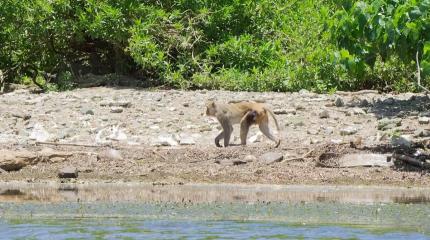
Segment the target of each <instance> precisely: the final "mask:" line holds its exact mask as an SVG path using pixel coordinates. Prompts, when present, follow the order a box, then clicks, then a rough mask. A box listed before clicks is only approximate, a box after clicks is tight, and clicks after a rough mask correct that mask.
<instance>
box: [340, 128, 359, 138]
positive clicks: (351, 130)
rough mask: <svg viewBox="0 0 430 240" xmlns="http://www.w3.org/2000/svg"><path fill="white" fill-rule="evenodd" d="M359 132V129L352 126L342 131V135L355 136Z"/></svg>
mask: <svg viewBox="0 0 430 240" xmlns="http://www.w3.org/2000/svg"><path fill="white" fill-rule="evenodd" d="M357 132H358V129H357V128H356V127H353V126H350V127H346V128H344V129H341V130H340V135H341V136H346V135H353V134H356V133H357Z"/></svg>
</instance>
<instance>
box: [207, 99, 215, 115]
mask: <svg viewBox="0 0 430 240" xmlns="http://www.w3.org/2000/svg"><path fill="white" fill-rule="evenodd" d="M215 114H216V109H215V103H214V102H212V101H211V102H208V103H207V104H206V116H215Z"/></svg>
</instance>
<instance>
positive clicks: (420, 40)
mask: <svg viewBox="0 0 430 240" xmlns="http://www.w3.org/2000/svg"><path fill="white" fill-rule="evenodd" d="M428 12H429V0H426V1H425V0H423V1H418V0H414V1H412V0H410V1H402V0H385V1H382V0H379V1H365V2H363V1H349V0H344V1H330V0H315V1H311V0H304V1H296V0H262V1H251V0H230V1H225V0H221V1H210V0H177V1H172V0H166V1H152V0H148V1H139V0H120V1H114V0H3V1H0V13H1V15H0V43H1V44H2V45H1V46H2V47H1V48H0V69H1V70H3V71H4V72H5V76H6V80H7V81H8V82H22V81H23V79H24V80H25V79H31V80H32V81H33V82H35V83H36V84H38V85H40V86H41V87H43V88H47V89H58V90H63V89H68V88H71V87H73V84H74V83H75V82H76V81H79V79H80V78H81V77H82V76H83V75H85V74H87V73H93V74H108V73H116V74H123V75H132V76H134V77H136V78H137V79H139V80H138V81H141V82H142V84H143V83H147V82H151V83H154V84H165V85H170V86H173V87H180V88H190V89H193V88H210V89H215V88H216V89H229V90H247V91H290V90H298V89H301V88H307V89H312V90H316V91H322V92H327V91H332V90H335V89H342V90H356V89H361V88H382V89H386V90H391V89H395V90H410V89H414V86H415V85H413V84H412V83H413V82H414V67H415V62H414V61H415V55H416V52H418V55H419V59H420V60H421V65H422V67H423V76H424V78H425V79H427V81H428V79H429V78H428V75H430V74H429V71H430V70H429V68H430V44H429V40H430V37H429V34H430V31H428V30H427V31H426V29H429V27H430V26H429V24H430V19H429V16H428V15H429V13H428ZM426 76H427V77H426ZM426 83H427V82H426Z"/></svg>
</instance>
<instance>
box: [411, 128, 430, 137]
mask: <svg viewBox="0 0 430 240" xmlns="http://www.w3.org/2000/svg"><path fill="white" fill-rule="evenodd" d="M414 135H415V136H416V137H430V130H428V129H417V130H416V131H415V132H414Z"/></svg>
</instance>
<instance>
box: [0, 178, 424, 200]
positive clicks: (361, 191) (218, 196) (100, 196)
mask: <svg viewBox="0 0 430 240" xmlns="http://www.w3.org/2000/svg"><path fill="white" fill-rule="evenodd" d="M27 201H33V202H65V201H66V202H76V201H84V202H95V201H108V202H111V201H138V202H172V203H175V202H176V203H183V202H192V203H212V202H248V203H253V202H333V203H336V202H338V203H429V202H430V188H394V187H354V186H279V185H276V186H272V185H204V184H202V185H167V186H153V185H149V184H126V183H123V184H93V185H89V184H87V185H70V184H50V185H49V184H48V185H46V184H45V185H44V184H10V183H2V184H0V202H27Z"/></svg>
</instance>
